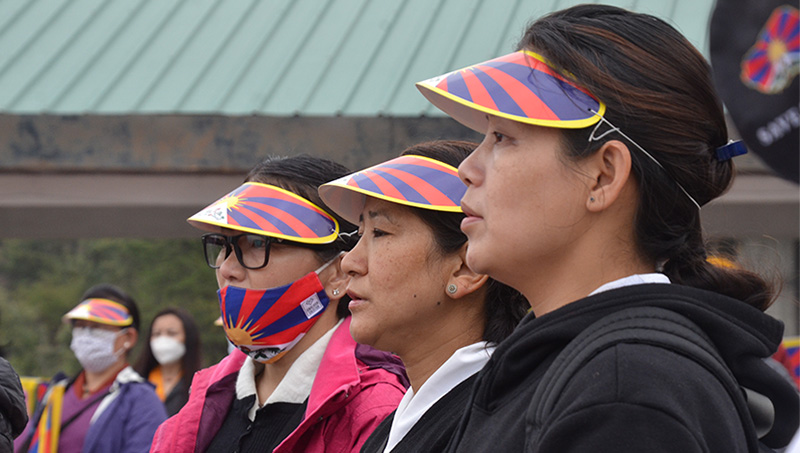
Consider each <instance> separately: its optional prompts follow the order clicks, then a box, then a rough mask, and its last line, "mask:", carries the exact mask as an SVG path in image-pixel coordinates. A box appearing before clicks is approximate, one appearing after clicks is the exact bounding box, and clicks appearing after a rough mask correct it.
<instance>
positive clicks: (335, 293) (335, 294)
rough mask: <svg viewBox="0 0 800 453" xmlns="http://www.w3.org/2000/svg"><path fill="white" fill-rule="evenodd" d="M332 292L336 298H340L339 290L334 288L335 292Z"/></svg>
mask: <svg viewBox="0 0 800 453" xmlns="http://www.w3.org/2000/svg"><path fill="white" fill-rule="evenodd" d="M331 292H332V293H333V295H334V296H338V295H339V288H334V289H333V291H331Z"/></svg>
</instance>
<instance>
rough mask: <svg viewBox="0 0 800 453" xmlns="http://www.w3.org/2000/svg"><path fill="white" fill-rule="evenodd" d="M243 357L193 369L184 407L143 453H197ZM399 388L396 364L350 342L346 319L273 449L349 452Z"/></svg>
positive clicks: (227, 399) (220, 415)
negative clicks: (295, 422)
mask: <svg viewBox="0 0 800 453" xmlns="http://www.w3.org/2000/svg"><path fill="white" fill-rule="evenodd" d="M245 358H246V356H245V354H243V353H241V352H239V351H238V350H237V351H234V352H233V353H231V354H230V355H228V356H227V357H225V358H224V359H222V361H220V363H218V364H216V365H214V366H212V367H210V368H206V369H204V370H201V371H198V372H197V373H196V374H195V376H194V379H193V380H192V390H191V393H190V396H189V402H188V403H186V405H185V406H184V407H183V409H181V411H180V412H178V413H177V414H175V415H174V416H173V417H171V418H169V419H168V420H167V421H166V422H164V423H163V424H162V425H161V426H160V427H159V428H158V431H157V432H156V435H155V438H154V439H153V445H152V447H151V449H150V451H151V452H152V453H155V452H170V453H177V452H186V453H192V452H195V451H205V450H206V448H207V447H208V445H209V444H210V443H211V441H212V440H213V439H214V436H215V435H216V434H217V431H218V430H219V428H220V427H221V426H222V422H223V420H224V418H225V416H226V415H227V413H228V409H229V408H230V405H231V403H232V402H233V400H234V398H235V397H236V390H235V386H236V377H237V375H238V373H239V369H240V368H241V367H242V363H244V360H245ZM407 387H408V380H407V378H406V376H405V371H404V370H403V368H402V365H401V362H400V360H399V359H398V358H397V357H395V356H392V355H391V354H387V353H384V352H381V351H377V350H375V349H372V348H370V347H368V346H364V345H359V344H357V343H356V342H355V341H353V338H352V337H351V336H350V319H349V318H348V319H346V320H345V321H344V322H343V323H342V324H341V325H340V326H339V328H337V329H336V331H335V332H334V333H333V336H332V337H331V340H330V342H329V343H328V347H327V348H326V349H325V353H324V354H323V356H322V362H321V363H320V366H319V370H318V371H317V379H315V380H314V384H313V386H312V387H311V394H310V395H309V397H308V405H307V407H306V414H305V417H304V418H303V421H302V422H300V425H299V426H298V427H297V429H295V430H294V431H293V432H292V433H291V434H289V436H288V437H287V438H286V439H284V441H283V442H282V443H281V444H280V445H278V447H277V448H275V450H274V451H275V452H298V451H303V452H323V451H324V452H357V451H359V450H360V449H361V445H362V444H363V443H364V441H366V440H367V437H369V435H370V434H371V433H372V431H373V430H374V429H375V428H376V427H377V426H378V424H380V422H381V421H382V420H383V419H384V418H386V416H387V415H389V414H390V413H391V412H392V411H394V410H395V409H396V408H397V405H398V404H399V402H400V399H401V398H402V397H403V394H404V393H405V389H406V388H407Z"/></svg>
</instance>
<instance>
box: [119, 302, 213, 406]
mask: <svg viewBox="0 0 800 453" xmlns="http://www.w3.org/2000/svg"><path fill="white" fill-rule="evenodd" d="M148 338H150V341H149V342H148V343H145V345H144V348H143V349H142V353H141V355H140V356H139V359H138V360H136V365H135V366H134V369H136V371H137V372H138V373H139V374H141V375H142V376H145V377H147V380H148V381H150V382H151V383H152V384H153V385H155V386H156V395H158V397H159V398H160V399H161V401H163V402H164V406H165V407H166V409H167V416H170V417H171V416H173V415H175V414H176V413H177V412H178V411H179V410H180V409H181V408H182V407H183V405H184V404H186V401H188V399H189V386H190V385H191V383H192V376H194V373H195V371H197V370H199V369H200V362H201V357H200V352H201V351H200V334H199V331H198V328H197V323H195V321H194V318H193V317H192V315H191V314H189V312H187V311H186V310H184V309H182V308H177V307H169V308H165V309H163V310H161V311H160V312H158V313H156V315H155V317H154V318H153V321H152V323H151V324H150V332H149V334H148Z"/></svg>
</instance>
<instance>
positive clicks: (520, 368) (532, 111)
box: [418, 5, 798, 453]
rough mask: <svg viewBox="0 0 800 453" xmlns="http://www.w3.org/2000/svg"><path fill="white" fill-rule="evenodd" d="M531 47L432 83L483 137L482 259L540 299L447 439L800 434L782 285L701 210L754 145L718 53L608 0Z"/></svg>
mask: <svg viewBox="0 0 800 453" xmlns="http://www.w3.org/2000/svg"><path fill="white" fill-rule="evenodd" d="M519 49H520V50H519V51H518V52H514V53H512V54H509V55H506V56H504V57H500V58H496V59H494V60H490V61H488V62H485V63H481V64H478V65H473V66H470V67H469V68H467V69H465V70H461V71H455V72H452V73H449V74H446V75H444V76H441V77H437V78H434V79H430V80H428V81H424V82H421V83H420V84H418V86H419V87H420V90H421V91H422V92H423V94H425V96H426V97H427V98H428V99H429V100H431V102H433V103H434V104H435V105H436V106H437V107H439V108H441V109H442V110H444V111H445V112H446V113H448V114H449V115H451V116H453V117H454V118H455V119H456V120H458V121H460V122H461V123H463V124H465V125H467V126H469V127H471V128H473V129H475V130H478V131H480V132H483V133H485V134H486V137H485V139H484V141H483V143H482V144H481V145H480V146H479V147H478V148H477V149H476V150H475V151H474V152H473V154H472V155H471V156H470V157H469V158H467V159H466V160H465V161H464V162H463V163H462V164H461V165H460V167H459V175H460V176H461V178H462V180H463V181H464V182H465V183H466V184H467V186H468V190H467V192H466V194H465V195H464V197H463V199H462V208H463V210H464V213H465V214H466V215H467V217H466V219H465V220H464V221H463V222H462V225H461V228H462V230H463V231H464V232H465V233H466V235H467V237H468V238H469V244H470V246H469V249H468V252H467V263H468V264H469V266H470V267H471V268H472V269H473V270H474V271H476V272H481V273H486V274H488V275H489V276H491V277H493V278H495V279H496V280H498V281H501V282H503V283H506V284H508V285H510V286H512V287H514V288H516V289H518V290H520V292H521V293H522V294H523V295H525V296H526V298H527V299H528V301H529V302H530V304H531V307H532V311H533V313H532V314H530V315H529V316H528V317H527V318H526V319H524V320H523V322H522V324H521V325H520V327H518V328H517V330H516V331H515V332H514V333H513V334H512V335H511V336H510V337H509V338H508V339H507V340H506V341H505V342H503V343H502V344H501V345H500V346H499V347H498V348H497V350H496V352H495V353H494V355H493V356H492V358H491V359H490V361H489V362H488V363H487V365H486V366H485V368H484V369H483V371H481V373H480V374H479V375H478V377H477V382H476V386H475V387H474V389H473V391H472V394H471V396H470V400H469V406H468V407H467V410H466V413H465V415H464V417H463V418H462V420H461V422H460V426H459V428H458V431H457V432H456V434H455V436H454V438H453V439H452V440H451V442H450V445H449V451H459V452H483V451H535V452H573V451H578V452H589V451H591V452H605V451H625V452H628V451H631V452H632V451H636V452H640V451H648V452H655V451H658V452H662V451H663V452H678V451H679V452H695V451H696V452H725V453H729V452H744V451H750V452H755V451H758V449H759V444H763V445H767V446H770V447H773V448H777V447H782V446H784V445H786V444H787V443H788V442H789V440H790V438H791V436H792V434H793V433H794V431H795V430H796V429H797V425H798V397H797V392H796V391H795V390H794V389H793V388H791V386H789V385H788V383H786V382H785V381H784V380H782V379H781V377H780V376H778V375H777V374H776V373H774V372H773V371H772V370H771V369H770V367H769V366H768V365H767V364H766V363H765V362H764V361H763V358H765V357H769V356H770V355H771V354H772V353H773V352H774V351H775V349H776V348H777V346H778V344H779V343H780V341H781V336H782V333H783V326H782V324H781V323H780V322H779V321H776V320H774V319H773V318H771V317H769V316H768V315H766V314H764V313H763V311H764V310H765V309H766V308H767V307H768V306H769V304H770V303H771V302H772V300H773V293H772V291H771V288H770V287H769V285H768V284H767V283H765V282H764V281H763V280H762V279H761V278H760V277H759V276H758V275H756V274H753V273H751V272H748V271H745V270H741V269H726V268H718V267H714V266H713V265H712V264H710V263H709V262H708V261H707V259H706V258H707V252H706V249H705V244H704V240H703V234H702V230H701V224H700V209H701V206H703V205H705V204H706V203H708V202H709V201H711V200H712V199H714V198H716V197H718V196H720V195H721V194H722V193H723V192H724V191H725V190H726V189H727V188H728V187H729V186H730V184H731V182H732V178H733V173H734V169H733V165H732V162H731V157H732V156H733V155H736V154H739V153H740V152H741V151H742V149H743V147H742V146H741V145H740V144H736V143H729V140H728V131H727V127H726V124H725V116H724V113H723V109H722V105H721V102H720V101H719V99H718V97H717V96H716V93H715V90H714V87H713V84H712V81H711V77H710V69H709V66H708V64H707V63H706V61H705V60H704V59H703V57H702V55H701V54H700V53H699V52H698V51H697V50H696V49H695V48H694V47H692V45H691V44H690V43H689V42H688V41H687V40H686V39H685V38H684V37H683V36H681V35H680V33H678V32H677V31H676V30H675V29H674V28H672V27H671V26H669V25H668V24H666V23H665V22H664V21H662V20H660V19H658V18H656V17H653V16H650V15H645V14H637V13H633V12H630V11H626V10H624V9H620V8H615V7H611V6H604V5H581V6H576V7H573V8H569V9H566V10H562V11H557V12H554V13H552V14H550V15H548V16H545V17H543V18H541V19H539V20H538V21H536V22H535V23H533V24H532V25H531V26H530V27H529V28H528V29H527V31H526V33H525V36H524V37H523V38H522V41H521V42H520V45H519ZM534 316H535V318H534ZM745 395H747V396H745Z"/></svg>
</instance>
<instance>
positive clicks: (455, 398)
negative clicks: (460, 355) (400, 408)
mask: <svg viewBox="0 0 800 453" xmlns="http://www.w3.org/2000/svg"><path fill="white" fill-rule="evenodd" d="M475 376H477V374H473V375H472V376H470V377H468V378H467V379H465V380H464V381H462V382H461V383H459V384H458V385H457V386H455V387H453V389H452V390H450V391H449V392H447V393H445V394H444V395H442V397H441V398H439V400H438V401H436V403H434V404H433V406H431V407H430V409H428V410H427V411H426V412H425V414H423V415H422V417H420V419H419V420H418V421H417V423H415V424H414V426H413V427H412V428H411V430H410V431H409V432H408V433H406V435H405V436H403V438H402V439H401V440H400V442H398V443H397V445H395V447H394V448H392V453H406V452H408V453H428V452H430V453H439V452H441V451H444V448H445V447H446V446H447V442H448V441H449V440H450V437H451V436H452V435H453V431H455V429H456V426H458V421H459V420H460V419H461V414H462V413H463V411H464V406H465V405H466V403H467V397H468V396H469V394H470V390H471V389H472V385H473V384H474V382H475ZM396 412H397V411H395V412H392V413H391V414H389V416H388V417H386V418H385V419H384V420H383V421H382V422H381V424H380V425H378V427H377V428H375V431H373V432H372V434H370V435H369V438H368V439H367V441H366V442H365V443H364V445H363V446H362V447H361V453H383V451H384V450H385V449H386V444H387V442H388V441H389V431H390V430H391V428H392V421H393V420H394V415H395V413H396Z"/></svg>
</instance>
